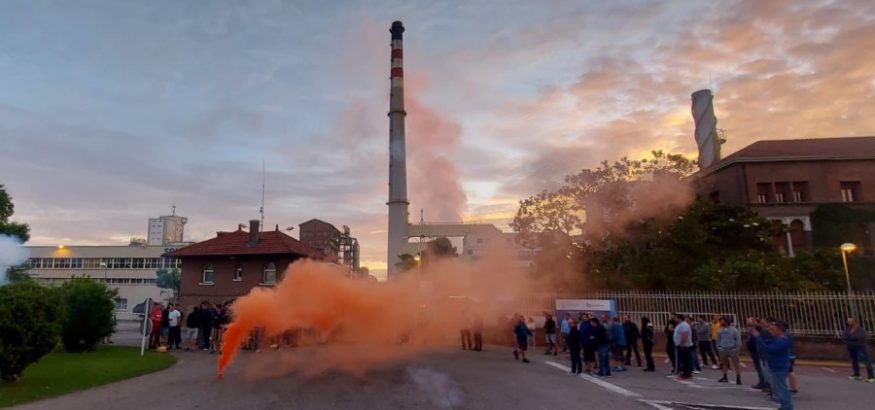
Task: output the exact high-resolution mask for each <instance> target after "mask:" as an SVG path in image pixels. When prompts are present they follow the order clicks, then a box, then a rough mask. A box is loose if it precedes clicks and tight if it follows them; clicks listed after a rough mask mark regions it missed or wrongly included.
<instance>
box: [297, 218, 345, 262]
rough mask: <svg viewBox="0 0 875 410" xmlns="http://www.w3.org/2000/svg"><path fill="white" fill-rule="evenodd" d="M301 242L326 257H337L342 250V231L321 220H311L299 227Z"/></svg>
mask: <svg viewBox="0 0 875 410" xmlns="http://www.w3.org/2000/svg"><path fill="white" fill-rule="evenodd" d="M298 229H299V232H300V233H299V235H298V237H299V238H301V242H303V243H305V244H307V245H310V246H311V247H313V248H316V249H318V250H319V251H321V252H322V253H323V254H325V256H330V257H335V258H336V257H337V253H338V251H339V250H340V236H341V234H340V230H339V229H337V228H336V227H335V226H334V225H332V224H330V223H328V222H325V221H323V220H320V219H311V220H309V221H307V222H304V223H301V224H300V225H298Z"/></svg>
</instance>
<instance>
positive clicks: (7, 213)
mask: <svg viewBox="0 0 875 410" xmlns="http://www.w3.org/2000/svg"><path fill="white" fill-rule="evenodd" d="M14 212H15V206H14V205H13V204H12V197H10V196H9V194H8V193H7V192H6V189H5V188H4V187H3V185H0V236H3V235H5V236H10V237H13V238H15V239H16V240H18V241H19V242H21V243H24V242H27V241H28V240H29V239H30V227H28V226H27V224H23V223H18V222H12V221H10V220H9V218H11V217H12V214H13V213H14ZM0 269H3V267H2V265H0ZM5 277H6V279H8V280H9V281H10V282H16V281H20V280H27V279H30V276H29V275H28V274H27V266H26V265H18V266H10V267H8V268H6V272H5ZM3 278H4V272H2V271H0V283H2V281H3Z"/></svg>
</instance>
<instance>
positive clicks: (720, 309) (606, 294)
mask: <svg viewBox="0 0 875 410" xmlns="http://www.w3.org/2000/svg"><path fill="white" fill-rule="evenodd" d="M562 298H563V299H613V300H615V301H616V303H617V311H618V312H619V313H620V314H625V313H628V314H630V316H632V315H640V314H648V312H649V314H652V315H655V316H656V317H651V320H653V321H654V326H656V325H659V324H662V323H660V322H661V321H662V317H661V316H659V314H660V313H665V312H678V313H686V314H703V315H712V314H724V315H732V316H734V317H735V318H736V320H738V321H744V320H745V319H746V318H748V317H751V316H757V317H773V318H775V319H778V320H782V321H785V322H787V323H788V324H789V326H790V329H791V331H792V332H793V334H794V335H802V336H839V335H841V333H842V331H843V330H844V327H845V322H846V320H847V318H848V317H850V316H851V312H852V311H856V312H857V314H856V317H857V318H858V319H859V320H860V321H861V323H862V324H863V326H864V327H865V328H866V330H867V332H868V333H869V335H870V336H873V337H875V292H855V293H852V294H850V295H849V294H847V293H841V292H793V293H749V292H639V291H592V292H585V293H582V294H578V295H573V296H570V295H563V297H562ZM554 300H555V296H540V297H537V298H533V299H531V300H530V301H529V302H528V303H527V306H525V310H528V311H542V312H543V311H552V310H553V309H554V306H555V305H554ZM636 319H637V318H636ZM740 327H741V328H742V329H743V328H744V326H743V324H742V325H741V326H740Z"/></svg>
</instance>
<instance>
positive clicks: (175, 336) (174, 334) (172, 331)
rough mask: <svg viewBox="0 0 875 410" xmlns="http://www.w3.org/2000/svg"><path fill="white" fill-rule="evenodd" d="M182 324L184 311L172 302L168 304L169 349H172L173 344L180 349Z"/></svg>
mask: <svg viewBox="0 0 875 410" xmlns="http://www.w3.org/2000/svg"><path fill="white" fill-rule="evenodd" d="M181 324H182V313H179V310H177V309H176V306H174V305H173V304H172V303H168V304H167V328H168V336H167V349H168V350H170V349H172V348H173V346H176V348H177V349H179V348H180V347H179V344H180V343H182V332H181V329H180V325H181Z"/></svg>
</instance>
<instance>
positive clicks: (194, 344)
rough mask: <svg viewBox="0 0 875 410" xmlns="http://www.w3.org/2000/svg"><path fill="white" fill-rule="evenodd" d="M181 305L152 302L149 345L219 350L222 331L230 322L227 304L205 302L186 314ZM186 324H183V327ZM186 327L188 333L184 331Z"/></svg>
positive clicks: (188, 349) (213, 351) (214, 351)
mask: <svg viewBox="0 0 875 410" xmlns="http://www.w3.org/2000/svg"><path fill="white" fill-rule="evenodd" d="M183 312H184V308H183V306H182V305H174V304H173V303H168V304H167V305H166V306H165V305H162V304H160V303H155V304H153V305H152V308H151V310H150V311H149V320H150V321H151V325H152V326H151V327H152V331H151V333H150V334H149V348H150V349H159V348H162V347H166V349H167V350H172V349H182V350H187V351H190V350H203V351H207V352H210V353H216V352H219V349H220V347H221V344H222V334H223V333H224V331H225V327H226V326H227V324H228V323H229V321H230V318H229V313H228V306H227V304H225V305H222V304H215V305H213V304H211V303H209V302H206V301H205V302H202V303H201V304H200V305H199V306H194V307H192V309H191V311H190V312H188V313H183ZM183 325H184V326H183ZM183 328H184V329H185V332H183Z"/></svg>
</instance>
